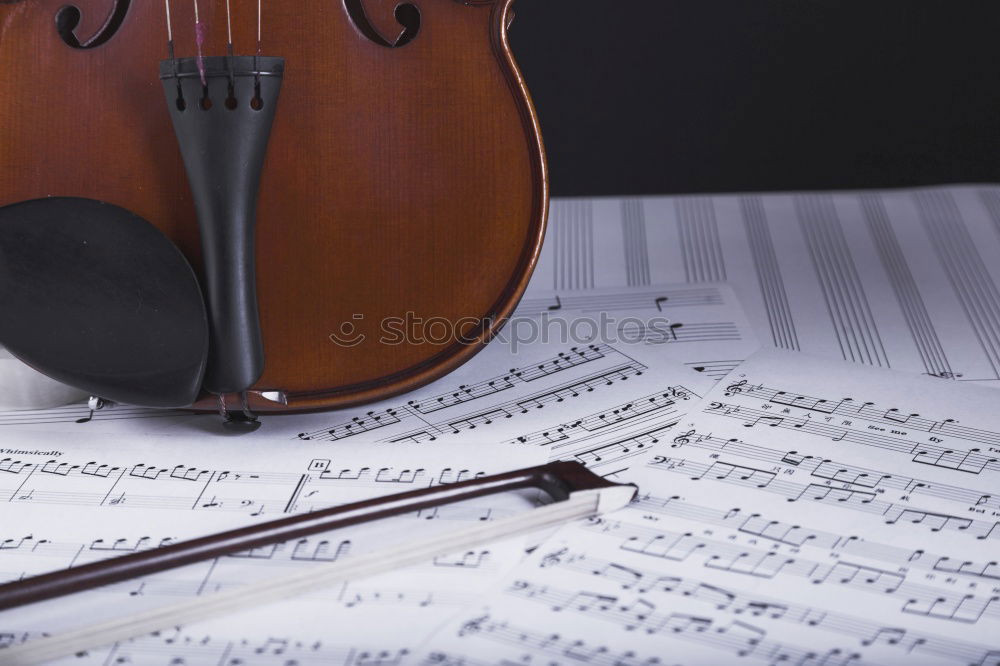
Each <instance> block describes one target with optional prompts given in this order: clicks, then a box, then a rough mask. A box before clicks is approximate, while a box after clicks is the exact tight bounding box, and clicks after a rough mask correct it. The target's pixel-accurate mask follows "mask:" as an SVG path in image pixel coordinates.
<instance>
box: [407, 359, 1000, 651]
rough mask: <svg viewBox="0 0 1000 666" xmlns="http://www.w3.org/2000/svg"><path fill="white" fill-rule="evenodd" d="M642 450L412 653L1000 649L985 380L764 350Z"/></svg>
mask: <svg viewBox="0 0 1000 666" xmlns="http://www.w3.org/2000/svg"><path fill="white" fill-rule="evenodd" d="M648 455H649V457H648V458H647V459H646V460H645V461H644V463H643V464H637V465H635V466H633V468H632V469H631V470H630V471H629V472H628V473H627V474H626V475H623V476H627V477H628V478H630V479H631V480H633V481H635V482H637V483H638V485H639V487H640V495H639V497H638V499H637V501H636V502H634V503H633V504H632V505H631V506H630V507H629V508H627V509H625V510H623V511H621V512H617V513H615V514H612V515H608V516H605V517H603V518H600V519H595V520H592V521H590V522H587V523H582V524H580V523H578V524H574V525H573V526H569V527H567V528H565V529H563V530H562V531H560V532H559V533H557V535H556V536H555V537H554V538H552V539H551V540H550V541H549V542H547V543H546V544H544V545H543V546H541V547H540V548H539V549H538V550H537V551H536V552H535V553H534V554H533V555H532V556H531V558H530V559H529V560H527V561H526V562H525V563H524V564H523V565H521V566H520V567H518V568H517V569H516V570H515V571H514V572H513V573H512V574H511V576H510V577H509V578H508V580H507V581H506V582H505V584H504V586H503V590H502V591H501V592H498V593H497V594H496V595H494V596H493V597H491V598H489V599H487V600H485V601H484V602H482V603H480V604H476V605H474V606H473V607H471V608H470V609H467V610H466V611H465V612H464V613H463V614H462V615H461V616H460V617H458V618H456V619H455V620H454V621H453V622H452V623H451V624H449V626H448V628H446V629H445V630H443V631H442V632H441V633H440V634H439V635H437V636H436V637H435V639H434V640H433V641H432V642H431V643H430V644H429V646H428V650H429V652H428V654H427V655H425V657H424V658H423V659H422V661H421V662H420V663H425V664H465V665H472V664H497V663H518V664H546V665H547V666H548V665H554V664H579V663H594V664H652V663H683V664H694V663H701V664H715V663H726V662H730V661H735V660H736V659H740V660H741V661H747V662H754V663H769V664H777V663H784V662H787V663H803V664H806V663H809V664H812V663H816V664H877V663H908V664H944V663H954V664H982V665H995V664H998V663H1000V644H998V642H997V636H1000V568H998V564H997V549H998V544H1000V495H998V494H997V492H996V490H997V474H998V472H1000V413H998V411H997V409H996V398H995V394H994V393H993V391H992V390H990V389H988V388H984V387H979V386H975V385H972V384H957V383H954V382H944V381H942V380H940V379H933V378H929V377H920V376H917V375H911V374H904V373H892V372H887V371H883V370H874V369H867V368H862V367H858V366H856V365H852V364H848V363H844V362H842V361H832V360H820V359H816V358H812V357H809V356H806V355H802V354H795V353H789V352H781V351H768V352H760V353H758V354H756V355H754V356H753V357H751V358H750V359H749V360H748V361H747V362H746V363H745V364H744V365H743V366H741V367H740V368H738V369H737V370H736V371H734V372H733V373H732V374H731V375H730V376H729V377H727V378H726V379H724V380H723V381H722V382H720V383H719V384H718V385H717V386H716V387H715V388H714V389H713V390H712V391H711V392H710V393H709V395H708V396H707V397H706V399H705V400H704V401H703V402H702V403H700V405H699V406H698V408H697V409H696V410H694V411H692V412H691V413H690V415H689V417H688V418H687V419H685V420H684V421H682V423H681V424H679V425H678V427H677V428H676V429H675V430H674V431H673V433H672V438H671V440H670V441H669V442H665V443H664V444H662V445H660V446H659V447H658V449H657V450H654V451H652V452H651V453H649V454H648Z"/></svg>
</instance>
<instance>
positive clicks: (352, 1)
mask: <svg viewBox="0 0 1000 666" xmlns="http://www.w3.org/2000/svg"><path fill="white" fill-rule="evenodd" d="M344 6H345V7H346V8H347V13H348V14H349V15H350V17H351V20H352V21H354V25H355V26H357V28H358V30H359V31H361V34H363V35H364V36H365V37H367V38H368V39H370V40H372V41H373V42H375V43H376V44H379V45H381V46H384V47H386V48H390V49H395V48H399V47H400V46H405V45H407V44H409V43H410V42H412V41H413V39H414V38H415V37H416V36H417V35H418V34H419V33H420V10H419V9H418V8H417V6H416V5H414V4H412V3H409V2H403V3H400V4H398V5H396V9H395V10H394V11H393V16H395V17H396V21H397V22H398V23H399V24H400V25H401V26H403V32H402V33H401V34H400V35H399V37H397V38H396V41H394V42H390V41H389V40H388V39H386V38H385V37H384V36H382V34H381V33H379V31H378V30H376V29H375V26H374V25H372V23H371V21H370V20H368V14H367V13H366V12H365V6H364V0H344Z"/></svg>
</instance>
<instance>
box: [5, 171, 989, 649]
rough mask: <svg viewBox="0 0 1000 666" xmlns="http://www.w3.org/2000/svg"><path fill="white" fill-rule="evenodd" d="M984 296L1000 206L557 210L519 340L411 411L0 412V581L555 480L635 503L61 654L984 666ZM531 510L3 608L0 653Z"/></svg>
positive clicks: (236, 560) (951, 193)
mask: <svg viewBox="0 0 1000 666" xmlns="http://www.w3.org/2000/svg"><path fill="white" fill-rule="evenodd" d="M998 280H1000V187H994V186H959V187H946V188H927V189H920V190H906V191H884V192H864V193H833V194H823V193H810V194H776V195H732V196H714V197H649V198H641V199H610V198H609V199H579V200H558V201H555V202H554V203H553V209H552V223H551V230H550V232H549V236H548V239H547V241H546V246H545V250H544V252H543V257H542V260H541V263H540V265H539V268H538V270H537V272H536V274H535V277H534V279H533V282H532V285H531V288H530V289H529V293H528V295H527V296H526V298H525V299H524V301H523V302H522V304H521V306H520V308H519V310H518V313H517V315H516V317H515V318H514V319H513V320H512V321H511V322H509V323H508V325H507V327H506V328H505V331H504V334H503V335H502V336H501V339H500V340H498V341H497V342H496V343H494V344H491V345H490V346H489V347H488V348H487V349H486V350H485V351H484V352H483V353H481V354H480V355H479V356H477V357H476V358H475V359H474V360H473V361H472V362H470V363H469V364H467V365H466V366H464V367H463V368H461V369H460V370H458V371H457V372H455V373H454V374H452V375H450V376H448V377H446V378H445V379H443V380H441V381H439V382H436V383H435V384H432V385H430V386H428V387H425V388H423V389H421V390H419V391H417V392H415V393H412V394H409V395H407V396H404V397H402V398H399V399H395V400H390V401H386V402H385V403H379V404H375V405H368V406H366V407H364V408H361V409H355V410H345V411H341V412H332V413H325V414H313V415H304V416H291V417H279V418H272V419H270V420H268V422H267V424H266V426H265V428H263V429H262V430H261V431H259V432H258V433H255V434H254V435H251V436H249V438H240V439H236V440H234V439H224V438H209V437H207V436H206V435H205V431H206V430H208V429H210V428H212V427H213V422H212V421H211V417H203V416H196V415H190V414H186V413H180V412H159V411H153V410H145V409H137V408H130V407H127V406H116V405H107V406H104V407H103V408H101V409H92V407H97V405H91V406H86V405H83V404H78V405H72V406H69V407H61V408H56V409H47V410H36V411H6V412H0V496H2V497H3V498H4V499H6V500H7V501H6V503H5V504H4V505H3V506H2V507H0V578H2V579H15V578H19V577H21V576H28V575H33V574H36V573H41V572H44V571H51V570H54V569H59V568H63V567H70V566H74V565H78V564H81V563H84V562H88V561H92V560H95V559H99V558H106V557H112V556H115V555H116V554H121V553H124V552H131V551H135V550H139V549H147V548H155V547H157V546H159V545H161V544H164V543H169V542H171V541H174V540H177V539H183V538H189V537H192V536H196V535H202V534H207V533H211V532H214V531H218V530H220V529H224V528H227V527H232V526H237V525H242V524H247V523H250V522H254V521H261V520H267V519H269V518H273V517H277V516H280V515H282V514H289V513H296V512H306V511H310V510H313V509H316V508H319V507H325V506H330V505H334V504H339V503H343V502H346V501H351V500H355V499H360V498H365V497H371V496H375V495H381V494H386V493H391V492H396V491H399V490H400V489H403V488H413V487H418V486H427V485H431V484H442V483H449V482H452V481H455V480H458V479H462V478H467V477H469V476H474V475H476V474H481V473H490V472H499V471H503V470H507V469H513V468H518V467H524V466H528V465H533V464H539V463H541V462H544V461H545V460H553V459H568V460H577V461H580V462H583V463H585V464H587V465H588V466H590V467H592V468H595V469H596V470H598V471H599V472H600V473H601V474H604V475H607V476H609V477H612V478H614V479H616V480H621V481H630V482H634V483H637V484H638V485H639V487H640V495H639V498H638V499H637V500H636V501H635V502H634V503H633V505H632V506H631V507H629V508H628V509H625V510H623V511H620V512H617V513H614V514H611V515H608V516H605V517H603V518H600V519H595V520H593V521H590V522H587V523H584V524H573V525H568V526H566V527H565V528H563V529H561V530H559V531H558V532H556V533H555V534H545V535H538V536H537V537H536V538H533V539H527V540H524V539H519V540H514V541H512V542H507V543H500V544H491V545H490V546H489V547H484V548H483V549H481V550H477V551H474V552H466V553H456V554H454V555H453V556H450V557H445V558H439V559H437V560H435V561H433V562H427V563H426V564H424V565H421V566H418V567H414V568H412V569H407V570H403V571H398V572H394V573H391V574H386V575H383V576H379V577H377V578H371V579H367V580H358V581H352V582H351V583H348V584H344V585H342V586H340V587H338V588H336V589H317V590H316V591H315V593H314V594H311V595H309V596H307V597H304V598H301V599H297V600H295V601H288V602H282V603H279V604H274V605H272V606H267V607H262V608H255V609H248V610H247V611H245V612H242V613H240V614H239V615H233V616H229V617H223V618H219V619H218V620H215V621H212V622H210V623H199V624H196V625H191V626H185V627H178V628H176V629H174V630H172V631H170V632H166V633H161V634H158V635H153V636H147V637H143V638H137V639H135V640H131V641H126V642H123V643H120V644H117V645H114V646H107V647H106V648H104V649H101V650H96V651H92V652H89V653H86V654H81V655H78V656H76V657H73V658H70V659H69V660H67V662H66V663H75V664H217V665H223V666H235V665H237V664H241V665H253V664H267V665H270V664H275V665H279V664H280V665H283V666H288V665H291V664H296V665H299V666H306V665H308V664H343V665H344V666H375V665H378V666H389V665H397V664H404V665H405V664H426V665H429V664H453V665H456V666H457V665H460V664H461V665H467V666H473V665H478V664H515V663H516V664H523V665H545V666H548V665H552V664H599V665H607V666H612V665H615V666H617V665H622V666H633V665H634V666H640V665H643V666H649V665H653V664H667V663H678V664H717V663H729V662H734V661H737V660H744V661H747V662H753V663H767V664H777V663H794V664H824V665H835V664H845V665H846V664H865V663H900V662H906V663H917V664H919V663H928V664H931V663H933V664H942V663H955V664H977V665H983V666H986V665H989V664H994V665H995V664H1000V641H998V639H997V636H1000V564H998V557H997V555H998V552H1000V550H998V548H1000V490H998V478H1000V411H998V410H997V409H996V407H995V405H996V404H997V401H996V400H997V396H998V394H996V393H994V390H993V387H994V385H995V384H997V383H998V382H1000V291H998V286H997V285H998V284H1000V282H998ZM758 350H759V351H758ZM282 440H284V441H282ZM995 491H997V492H995ZM532 502H534V498H533V497H532V496H527V495H526V496H518V497H500V498H487V499H483V500H478V501H477V502H476V503H474V504H471V505H461V506H456V507H452V508H450V509H439V510H434V511H430V512H423V513H422V514H420V515H416V516H413V517H408V518H401V519H398V520H396V521H393V522H392V524H391V525H383V526H373V527H372V528H370V529H364V530H359V531H355V532H351V533H345V534H340V533H335V534H329V535H324V536H323V537H322V538H319V537H317V538H311V539H303V540H301V541H298V542H296V543H287V544H283V545H280V546H275V547H271V548H267V549H262V550H261V551H259V552H258V551H254V552H248V553H242V554H240V555H239V556H233V557H226V558H219V559H217V560H214V561H210V562H206V563H204V564H202V565H196V566H190V567H186V568H183V569H179V570H174V571H170V572H166V573H164V574H161V575H157V576H152V577H149V578H148V579H143V580H136V581H134V582H132V583H130V584H128V585H119V586H113V587H110V588H105V589H101V590H98V591H96V592H92V593H87V594H78V595H74V596H71V597H67V598H65V599H62V600H59V601H57V602H46V603H43V604H36V605H35V606H33V607H29V608H26V609H21V610H19V611H16V612H15V611H8V612H6V613H0V648H2V647H3V646H4V645H14V644H19V643H21V642H22V641H25V640H30V639H31V637H32V636H38V635H42V634H46V633H55V632H59V631H64V630H66V629H70V628H75V627H79V626H80V625H81V623H83V622H85V621H93V620H98V619H102V618H109V617H117V616H119V615H121V614H126V613H130V612H136V611H138V610H140V609H145V608H150V607H156V606H157V605H162V604H164V603H166V602H169V601H171V600H176V599H177V598H179V597H188V596H195V595H201V594H208V593H211V592H212V591H215V590H219V589H226V588H230V587H232V586H235V585H241V584H245V583H246V582H247V581H249V580H253V579H254V578H255V577H257V578H266V577H270V576H273V575H275V573H276V572H282V571H285V570H290V569H300V568H302V567H310V566H316V564H317V563H321V562H329V561H332V560H336V559H339V558H343V557H351V556H357V555H359V554H363V553H364V552H365V551H367V550H370V549H372V548H374V547H376V546H378V545H379V544H382V543H385V542H387V540H388V539H390V538H393V537H398V535H399V534H401V533H403V534H411V535H413V534H416V533H418V532H419V533H424V532H427V531H431V530H435V529H440V528H441V527H440V526H441V525H446V524H447V525H452V526H453V525H454V524H456V523H459V522H461V521H471V522H477V521H481V520H490V519H492V518H495V517H498V516H505V515H510V514H511V513H512V512H516V511H518V510H521V509H523V508H524V507H526V506H530V505H531V504H532ZM528 549H531V551H532V552H531V553H530V554H526V551H527V550H528ZM2 662H3V650H2V649H0V663H2Z"/></svg>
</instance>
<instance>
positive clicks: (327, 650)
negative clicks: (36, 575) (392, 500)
mask: <svg viewBox="0 0 1000 666" xmlns="http://www.w3.org/2000/svg"><path fill="white" fill-rule="evenodd" d="M46 635H47V634H45V633H43V632H23V631H19V632H0V649H2V648H4V647H8V646H14V645H20V644H21V643H25V642H27V641H29V640H33V639H36V638H41V637H44V636H46ZM410 653H411V649H409V648H403V649H391V650H385V649H378V648H375V649H366V648H357V647H349V646H341V645H331V644H325V643H323V642H322V641H321V640H316V641H302V640H295V639H291V638H280V637H274V636H270V637H268V638H266V639H261V638H252V639H251V638H239V639H233V640H229V639H217V638H213V637H212V636H211V635H205V636H199V635H195V634H191V633H189V632H187V631H185V630H183V629H175V630H173V631H170V632H160V633H157V634H151V635H149V636H143V637H140V638H134V639H131V640H129V641H123V642H121V643H116V644H115V645H113V646H112V647H111V648H109V649H107V651H106V654H105V651H103V650H102V651H91V652H90V653H83V654H81V655H79V657H80V658H87V657H90V656H92V655H95V656H98V657H99V659H100V661H99V662H98V663H101V664H129V663H143V660H142V659H141V657H144V656H145V657H151V658H153V659H158V660H162V661H164V663H171V664H185V663H199V664H200V663H212V664H218V666H242V665H243V664H254V665H255V666H257V665H260V666H290V665H291V664H295V665H297V666H400V665H401V664H402V663H403V660H404V659H405V658H406V657H407V656H408V655H409V654H410ZM0 654H3V653H2V652H0Z"/></svg>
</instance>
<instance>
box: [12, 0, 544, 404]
mask: <svg viewBox="0 0 1000 666" xmlns="http://www.w3.org/2000/svg"><path fill="white" fill-rule="evenodd" d="M71 1H72V4H70V5H67V2H66V0H13V1H11V0H4V1H3V2H0V62H3V63H5V66H4V70H5V72H4V76H3V77H2V78H0V205H5V204H9V203H13V202H17V201H22V200H26V199H34V198H40V197H47V196H60V197H90V198H95V199H99V200H102V201H106V202H109V203H112V204H116V205H118V206H121V207H124V208H126V209H128V210H130V211H132V212H134V213H136V214H138V215H139V216H141V217H143V218H145V219H146V220H148V221H150V222H151V223H152V224H153V225H155V226H156V227H157V228H159V229H160V230H161V231H162V232H164V233H165V234H166V235H167V236H168V237H169V238H170V239H171V240H173V241H174V242H175V243H176V244H177V245H178V247H179V248H180V249H181V251H182V252H183V253H184V254H185V255H186V256H187V257H188V259H189V260H190V261H191V263H192V265H193V266H194V267H195V268H196V270H200V268H199V267H200V266H201V261H200V249H199V248H200V243H199V232H198V223H197V218H196V215H195V208H194V204H193V202H192V195H191V188H190V186H189V183H188V181H187V178H186V176H185V169H184V165H183V163H182V160H181V155H180V152H179V149H178V145H177V140H176V139H175V136H174V132H173V128H172V126H171V118H170V114H169V112H168V108H167V104H166V102H165V100H164V96H163V89H162V87H161V84H160V81H159V77H158V73H159V63H160V61H161V60H163V59H165V58H166V57H167V47H166V44H167V41H166V23H167V22H166V18H165V15H164V6H163V5H164V3H163V2H162V1H157V0H141V1H140V0H71ZM199 3H200V6H199V9H200V14H201V16H200V20H201V22H202V23H203V24H204V25H205V26H206V27H207V35H206V40H205V44H204V51H205V54H206V55H209V54H211V55H222V54H225V52H226V46H227V41H228V40H227V29H226V28H227V25H226V23H227V22H226V13H225V9H226V7H225V2H224V0H199ZM511 3H512V0H410V1H404V2H403V3H400V2H399V1H398V0H392V1H389V0H296V1H295V2H284V1H281V2H279V1H272V2H266V1H265V2H264V5H263V20H262V26H263V30H262V33H263V52H264V53H265V54H267V55H269V56H279V57H282V58H284V60H285V71H284V82H283V88H282V92H281V98H280V101H279V107H278V109H277V113H276V116H275V119H274V124H273V128H272V131H271V136H270V144H269V147H268V148H267V155H266V159H265V161H264V167H263V171H262V175H261V182H260V186H259V197H258V202H257V205H258V207H257V226H256V270H257V297H258V302H259V311H260V322H261V331H262V335H263V343H264V355H265V363H264V371H263V375H262V376H261V377H260V379H259V380H258V381H257V382H256V384H255V385H254V386H253V390H252V391H251V392H250V394H249V396H250V403H251V407H252V408H253V409H254V410H255V411H265V412H266V411H303V410H315V409H327V408H334V407H341V406H347V405H351V404H358V403H362V402H368V401H373V400H376V399H382V398H385V397H389V396H390V395H393V394H397V393H400V392H403V391H406V390H410V389H413V388H416V387H418V386H420V385H422V384H425V383H427V382H429V381H431V380H433V379H436V378H438V377H440V376H442V375H443V374H445V373H447V372H448V371H450V370H452V369H454V368H455V367H457V366H458V365H460V364H461V363H463V362H464V361H466V360H468V359H469V358H471V356H472V355H474V354H475V353H476V352H477V351H478V350H479V349H480V348H481V347H482V346H483V345H484V344H486V342H488V341H489V339H490V338H491V337H492V336H494V335H495V334H496V332H497V330H498V327H499V326H500V325H501V322H502V320H503V318H504V317H505V316H507V315H509V314H510V313H511V312H512V310H513V308H514V307H515V305H516V304H517V302H518V300H519V298H520V296H521V294H522V293H523V291H524V289H525V287H526V286H527V282H528V279H529V277H530V274H531V271H532V269H533V267H534V265H535V262H536V259H537V256H538V252H539V250H540V247H541V242H542V238H543V235H544V229H545V220H546V215H547V206H548V185H547V175H546V167H545V158H544V151H543V147H542V142H541V137H540V134H539V129H538V123H537V119H536V116H535V113H534V110H533V107H532V104H531V101H530V97H529V95H528V92H527V90H526V87H525V84H524V81H523V79H522V78H521V76H520V73H519V71H518V69H517V66H516V64H515V62H514V59H513V56H512V54H511V52H510V49H509V46H508V43H507V38H506V35H507V29H508V27H509V23H510V21H511V18H512V13H511ZM171 5H172V7H171V9H172V27H173V39H174V45H175V49H176V52H177V54H178V57H180V55H184V56H192V55H194V54H195V53H196V43H195V30H194V23H195V19H194V8H193V5H192V3H191V2H190V1H184V0H173V2H172V3H171ZM231 12H232V32H233V42H234V44H235V48H236V52H237V53H238V54H244V55H247V54H248V55H252V54H253V53H254V51H255V49H256V44H257V2H256V0H231ZM222 102H223V100H213V103H214V104H216V105H221V104H222ZM240 102H241V103H244V102H246V100H240ZM194 112H199V111H198V110H194ZM275 396H277V397H275ZM225 400H226V401H227V403H228V404H229V405H230V406H231V407H236V406H237V405H238V398H237V396H225ZM197 406H199V407H204V408H213V407H214V406H215V398H214V397H211V398H209V397H208V396H206V399H205V400H203V401H201V402H200V403H198V405H197Z"/></svg>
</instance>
